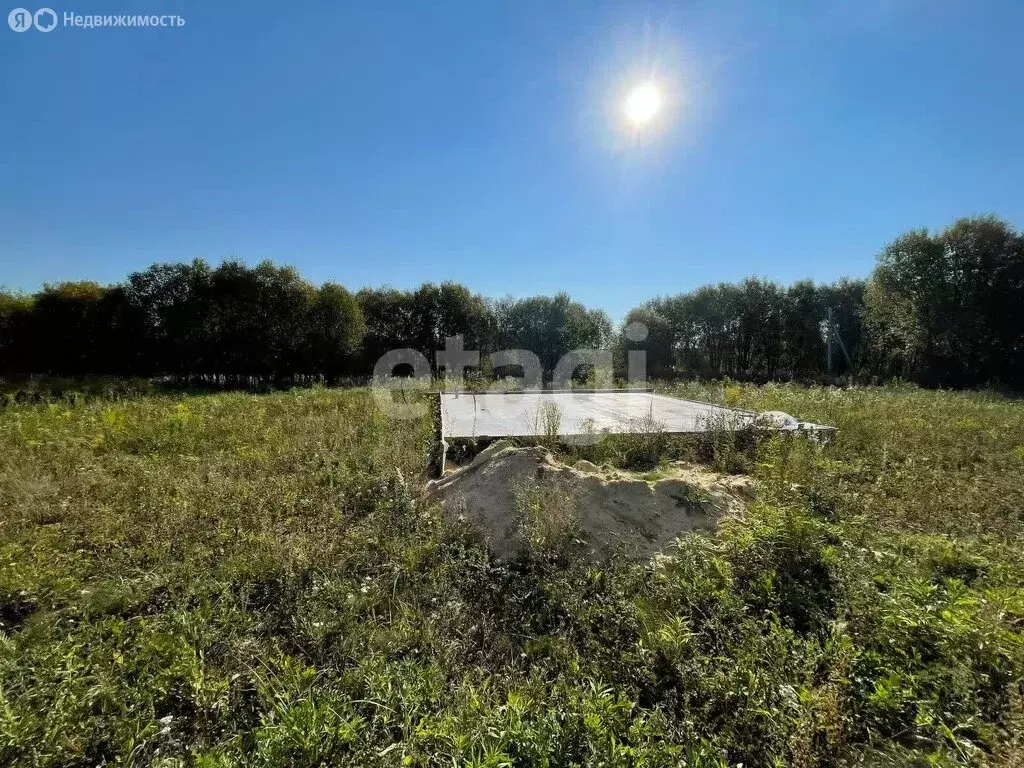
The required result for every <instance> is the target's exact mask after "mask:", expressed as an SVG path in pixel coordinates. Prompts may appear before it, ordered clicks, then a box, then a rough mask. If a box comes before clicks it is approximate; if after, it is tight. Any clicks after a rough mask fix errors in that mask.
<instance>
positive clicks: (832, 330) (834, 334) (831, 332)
mask: <svg viewBox="0 0 1024 768" xmlns="http://www.w3.org/2000/svg"><path fill="white" fill-rule="evenodd" d="M825 326H826V328H825V337H826V350H827V352H826V354H827V359H826V366H827V367H828V373H829V375H830V376H831V375H832V362H833V359H834V357H833V356H834V352H833V345H834V344H835V343H838V344H839V351H840V352H842V353H843V359H844V360H846V367H847V370H849V371H852V370H853V361H852V360H851V359H850V353H849V352H847V351H846V345H845V344H843V340H842V338H840V336H839V331H837V330H836V326H835V324H834V323H833V322H832V307H829V308H828V310H827V314H826V317H825Z"/></svg>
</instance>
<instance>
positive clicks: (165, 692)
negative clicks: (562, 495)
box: [0, 385, 1024, 766]
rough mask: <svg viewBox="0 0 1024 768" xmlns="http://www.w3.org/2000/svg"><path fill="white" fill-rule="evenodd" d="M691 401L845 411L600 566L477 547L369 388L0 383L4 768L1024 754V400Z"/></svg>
mask: <svg viewBox="0 0 1024 768" xmlns="http://www.w3.org/2000/svg"><path fill="white" fill-rule="evenodd" d="M678 392H679V393H680V394H682V395H685V396H688V397H699V398H704V399H713V400H718V401H721V402H725V403H728V404H730V405H738V406H743V407H750V408H756V409H775V410H784V411H787V412H789V413H792V414H794V415H797V416H799V417H800V418H803V419H808V420H814V421H819V422H822V423H827V424H834V425H836V426H838V427H839V428H840V430H841V431H840V433H839V437H838V439H837V440H836V441H835V443H833V444H832V445H830V446H828V447H827V448H825V449H821V448H818V447H816V446H814V445H812V444H810V443H807V442H805V441H786V440H773V441H769V442H767V443H765V444H762V445H761V446H760V448H759V449H758V453H757V455H756V456H750V455H746V454H737V453H736V452H735V451H734V449H733V448H732V446H731V445H729V444H726V443H725V442H722V443H720V444H717V445H712V446H711V450H710V453H709V455H708V458H709V459H710V460H712V461H714V462H716V463H718V464H719V465H720V466H726V467H730V468H733V469H737V468H741V467H747V468H748V469H749V470H750V471H751V472H753V473H755V474H756V475H757V476H758V477H759V479H760V481H761V487H762V489H763V490H762V500H761V501H759V502H758V503H757V504H756V505H755V506H754V507H753V508H752V509H751V510H750V512H749V514H748V515H747V517H746V519H744V520H741V521H733V522H731V523H730V524H728V525H727V526H724V528H723V529H722V530H721V532H720V535H719V536H718V537H717V538H715V539H711V538H708V537H703V536H699V535H694V536H691V537H687V538H684V539H681V540H680V541H679V546H678V548H677V549H676V550H673V551H672V552H671V553H669V555H668V556H667V557H661V558H658V559H656V561H655V562H654V563H652V564H632V565H631V564H628V563H616V564H611V565H609V566H608V567H604V568H597V567H595V566H593V565H591V564H587V563H584V562H574V561H571V560H569V561H567V560H566V559H565V558H564V557H560V556H559V554H558V553H557V552H547V553H545V554H543V555H537V556H535V557H533V558H531V559H528V560H523V561H520V562H515V563H510V564H506V565H499V564H496V563H494V562H492V561H490V560H489V559H488V557H487V556H486V553H485V552H483V551H482V550H481V549H480V548H479V547H478V546H476V545H475V544H473V542H472V538H471V537H470V536H469V535H468V534H467V532H466V531H463V530H460V529H459V528H458V527H452V526H450V525H448V524H445V523H444V522H443V521H442V520H440V519H439V518H438V516H437V515H436V514H433V513H431V511H430V510H427V509H422V508H421V507H420V506H419V505H418V504H417V499H416V494H417V488H418V487H419V485H420V483H421V481H422V471H423V468H424V466H425V464H426V459H427V453H428V449H429V442H430V433H431V425H430V424H429V423H428V421H427V420H426V419H424V420H421V421H413V422H403V423H400V424H394V423H389V422H388V421H387V420H386V419H385V418H384V417H383V416H382V415H380V414H379V413H377V412H376V411H375V409H374V408H373V405H372V400H371V399H370V398H369V396H368V395H367V394H366V393H365V392H362V391H358V390H348V391H331V390H310V391H296V392H291V393H287V394H274V395H260V396H251V395H240V394H223V395H211V396H202V397H170V396H152V397H147V398H144V399H138V400H129V401H121V402H104V401H102V400H92V399H89V400H83V401H81V402H78V403H77V404H73V405H72V404H51V405H45V404H36V405H19V404H15V405H10V406H8V407H7V408H6V409H4V410H2V411H0V765H97V764H102V763H105V762H110V763H123V764H158V765H184V764H196V763H197V764H199V765H202V766H220V765H235V764H237V765H242V764H244V765H275V766H278V765H279V766H290V765H328V764H330V765H337V764H351V765H357V766H373V765H389V766H390V765H410V766H417V765H453V764H454V765H477V766H485V765H486V766H502V765H517V766H518V765H549V766H567V765H573V764H577V765H609V766H610V765H618V766H636V765H643V766H658V765H666V766H668V765H680V764H686V765H690V766H719V765H735V764H736V763H739V762H742V763H744V764H745V765H747V766H760V765H797V766H811V765H834V764H843V763H853V762H857V761H860V762H861V763H866V764H871V765H878V764H892V765H908V764H914V763H915V762H920V764H960V763H975V764H985V763H990V764H995V765H1006V766H1009V765H1015V764H1019V761H1021V760H1024V747H1022V745H1021V743H1020V742H1019V739H1020V738H1021V730H1022V722H1024V720H1022V718H1024V715H1022V712H1021V696H1020V694H1021V688H1020V685H1021V683H1020V679H1021V674H1022V670H1024V644H1022V639H1024V592H1022V584H1024V521H1022V519H1021V518H1022V515H1024V405H1022V404H1020V403H1017V402H1013V401H1010V400H1005V399H1001V398H998V397H996V396H991V395H982V394H951V393H942V392H924V391H919V390H914V389H907V390H895V389H889V390H856V391H841V390H828V389H810V390H806V389H798V388H789V387H767V388H761V389H758V388H754V387H746V386H738V385H737V386H732V385H727V386H722V385H718V386H714V387H703V386H702V387H696V386H690V387H680V388H679V389H678ZM609 450H610V452H611V453H613V454H614V452H615V450H618V449H617V448H616V449H609Z"/></svg>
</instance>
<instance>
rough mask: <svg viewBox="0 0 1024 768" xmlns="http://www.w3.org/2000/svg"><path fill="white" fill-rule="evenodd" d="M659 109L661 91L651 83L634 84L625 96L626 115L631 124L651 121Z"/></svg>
mask: <svg viewBox="0 0 1024 768" xmlns="http://www.w3.org/2000/svg"><path fill="white" fill-rule="evenodd" d="M659 111H661V93H660V92H659V91H658V89H657V87H655V86H654V85H653V84H651V83H644V84H643V85H638V86H636V87H635V88H634V89H633V90H632V91H630V92H629V96H628V97H627V98H626V117H627V118H628V119H629V121H630V122H631V123H633V125H638V126H639V125H644V124H646V123H649V122H651V120H653V119H654V118H655V117H656V116H657V114H658V112H659Z"/></svg>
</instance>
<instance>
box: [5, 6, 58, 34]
mask: <svg viewBox="0 0 1024 768" xmlns="http://www.w3.org/2000/svg"><path fill="white" fill-rule="evenodd" d="M7 26H9V27H10V28H11V29H13V30H14V31H15V32H27V31H28V30H30V29H32V27H35V28H36V29H38V30H39V31H40V32H52V31H53V30H54V29H56V27H57V13H56V12H55V11H54V10H53V8H40V9H39V10H38V11H36V12H35V13H32V11H30V10H29V9H28V8H15V9H14V10H13V11H11V12H10V13H8V14H7Z"/></svg>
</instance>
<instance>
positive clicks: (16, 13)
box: [7, 8, 32, 32]
mask: <svg viewBox="0 0 1024 768" xmlns="http://www.w3.org/2000/svg"><path fill="white" fill-rule="evenodd" d="M7 26H9V27H10V28H11V29H13V30H14V31H15V32H27V31H28V30H29V29H31V28H32V11H30V10H28V9H27V8H15V9H14V10H13V11H11V12H10V13H8V14H7Z"/></svg>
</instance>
